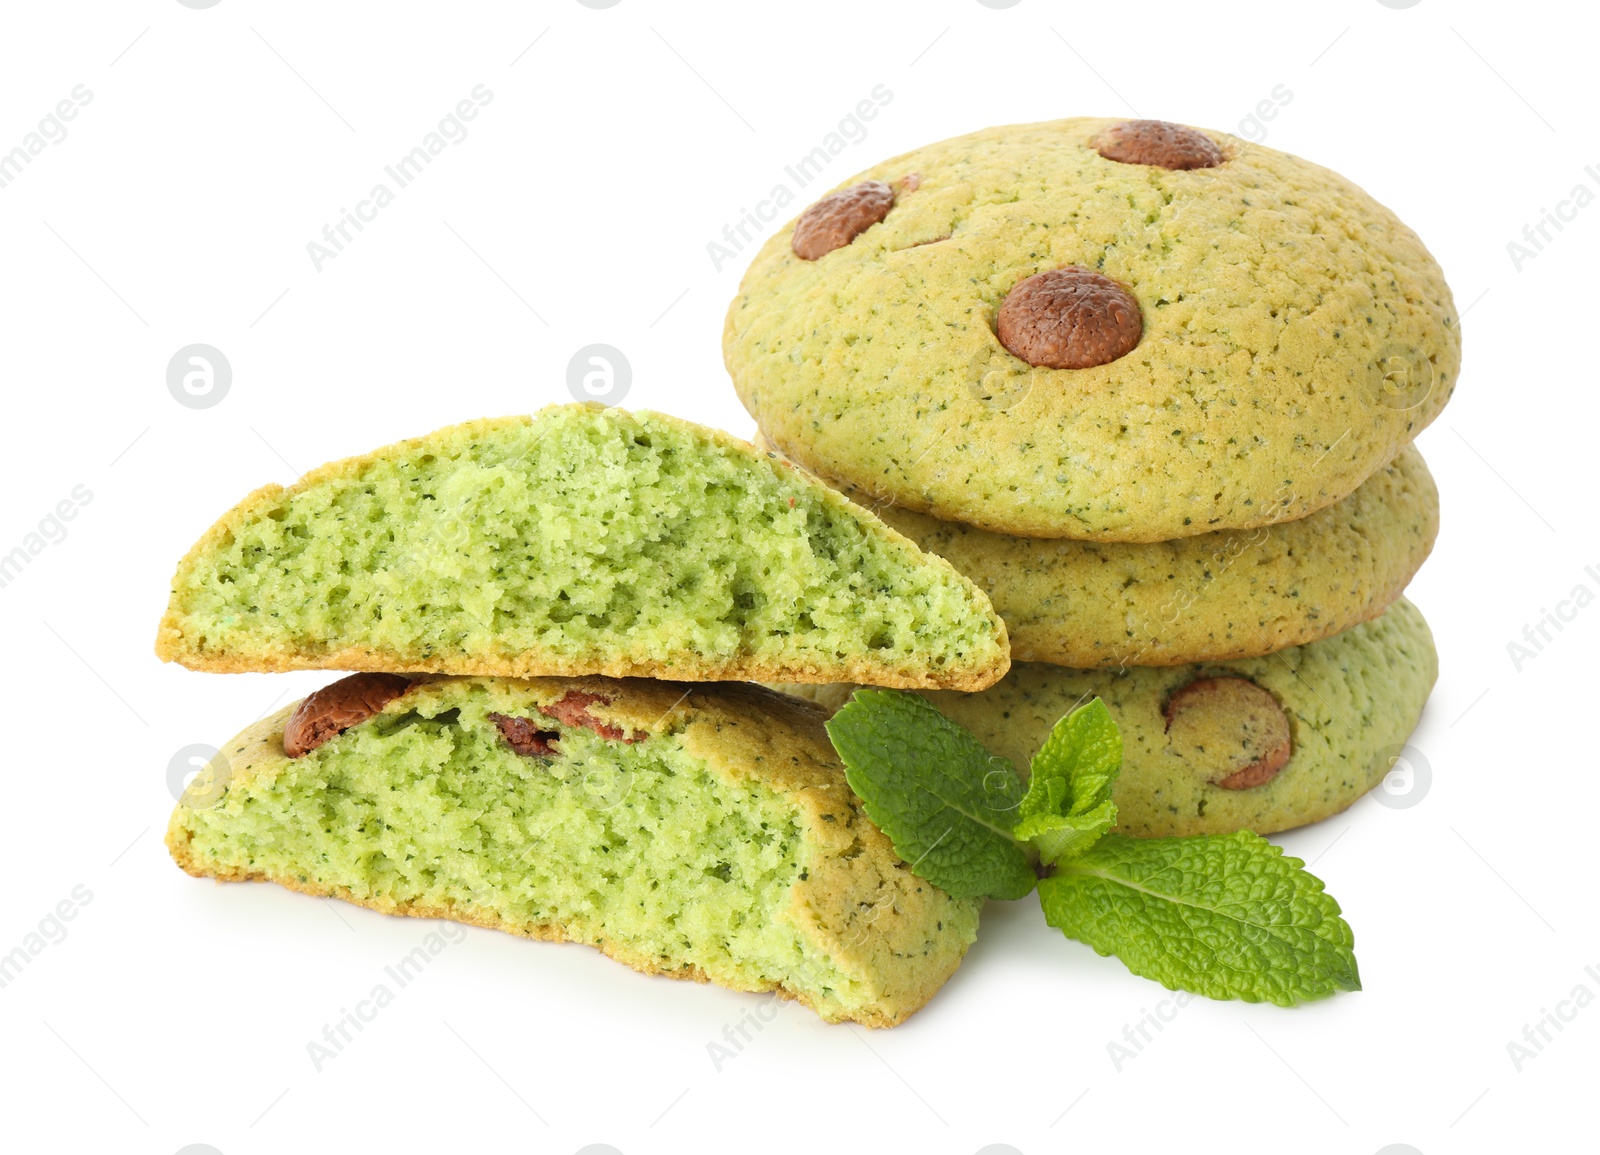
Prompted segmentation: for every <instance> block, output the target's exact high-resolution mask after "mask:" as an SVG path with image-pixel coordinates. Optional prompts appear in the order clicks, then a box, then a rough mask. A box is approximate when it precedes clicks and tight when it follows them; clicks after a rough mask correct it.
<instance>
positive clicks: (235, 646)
mask: <svg viewBox="0 0 1600 1155" xmlns="http://www.w3.org/2000/svg"><path fill="white" fill-rule="evenodd" d="M156 652H157V654H158V655H159V656H160V657H161V658H163V659H164V660H167V661H175V662H179V663H181V664H182V665H185V666H188V667H189V668H191V669H196V670H211V671H217V672H222V673H231V672H244V671H251V672H258V671H260V672H265V671H275V670H295V669H333V670H364V671H386V672H389V673H397V674H406V673H411V672H414V671H427V672H430V673H444V674H478V675H495V676H504V677H529V676H548V675H564V676H571V675H584V674H604V675H609V676H614V677H627V676H637V677H656V678H674V679H681V680H686V681H719V680H729V679H740V680H760V679H766V680H773V681H786V682H833V681H845V680H848V681H858V682H867V683H871V684H873V685H879V686H898V687H908V688H943V689H962V690H978V689H982V688H984V687H986V686H990V685H992V684H994V683H995V682H996V681H998V680H999V679H1000V678H1001V677H1002V676H1004V674H1005V672H1006V669H1007V668H1008V666H1009V663H1010V648H1009V644H1008V642H1007V638H1006V632H1005V626H1004V624H1003V623H1002V622H1001V620H1000V618H999V617H998V615H997V614H996V613H995V611H994V607H993V606H992V605H991V604H990V603H989V599H988V598H987V597H986V596H985V595H984V593H983V592H982V591H981V590H979V589H978V588H977V587H976V586H974V585H973V584H972V582H970V581H968V580H967V579H966V578H965V577H962V576H961V575H960V574H958V573H957V572H956V571H955V570H954V569H953V568H952V567H951V566H950V565H949V563H948V562H946V561H944V560H943V559H941V558H937V557H934V556H932V555H930V554H925V553H923V552H922V551H921V550H919V549H918V548H917V547H916V546H915V545H913V544H912V543H911V542H910V541H909V540H908V539H907V538H905V537H903V536H901V535H900V534H899V533H897V532H896V531H894V530H892V529H890V528H888V527H887V526H885V525H884V524H883V523H882V522H881V521H879V520H878V519H877V518H876V517H875V516H874V515H873V514H871V513H869V512H867V511H866V510H864V509H862V508H860V507H859V506H855V505H852V504H851V503H850V502H848V501H846V500H845V499H844V498H843V497H841V496H839V495H838V494H837V493H834V492H833V491H832V490H830V489H828V488H827V487H825V486H823V485H821V484H820V483H818V482H816V481H815V480H813V479H811V478H810V477H808V476H805V475H802V474H801V473H799V472H797V471H796V470H794V469H792V468H790V467H788V466H787V465H786V464H785V463H783V462H781V461H779V460H778V459H775V458H773V457H770V456H768V455H767V454H764V453H761V452H759V451H757V450H756V449H754V448H753V447H752V446H750V445H748V444H747V443H745V442H742V441H738V440H736V439H735V438H732V437H730V436H728V435H727V434H724V433H720V432H718V431H715V430H711V429H707V428H704V427H702V426H698V425H692V424H690V423H688V422H685V421H680V420H678V419H676V418H671V417H666V416H663V415H660V414H653V413H628V412H626V411H624V410H620V409H608V408H605V407H603V406H600V405H597V404H587V405H565V406H553V407H551V408H549V409H546V410H544V411H543V412H542V413H540V414H539V415H538V416H535V417H506V418H497V419H486V420H480V421H472V422H468V423H466V424H464V425H456V426H452V427H450V428H447V429H441V430H438V431H436V432H434V433H430V434H428V435H427V436H425V437H419V438H415V439H413V440H411V441H403V442H400V443H399V444H396V445H391V446H388V447H387V448H384V449H379V450H377V451H375V452H373V453H369V454H367V455H365V456H362V457H354V458H350V459H348V460H345V461H338V462H334V463H333V464H330V465H325V466H323V467H321V468H320V469H317V470H314V471H313V472H311V473H310V474H307V475H306V476H305V477H304V478H302V479H301V480H300V481H299V482H298V483H296V484H295V485H294V486H292V487H290V488H288V489H284V488H282V487H280V486H276V485H269V486H267V487H266V488H264V489H260V490H257V491H256V492H255V493H253V494H251V495H250V496H249V497H247V498H246V499H245V500H244V501H242V502H240V503H239V504H238V505H237V506H235V507H234V508H233V509H232V510H230V511H229V512H228V513H227V514H225V515H224V516H223V518H222V519H221V520H220V521H219V522H217V524H216V525H214V526H213V527H212V528H211V529H210V530H209V531H208V532H207V533H206V534H205V535H204V536H203V537H202V538H201V539H200V541H199V542H198V543H197V544H196V545H195V547H194V548H193V549H192V550H191V551H190V552H189V554H188V556H187V557H185V558H184V559H183V561H182V562H180V563H179V565H178V570H177V573H176V575H175V576H174V577H173V580H172V587H171V598H170V601H169V603H168V607H167V612H166V615H165V617H163V618H162V621H161V626H160V631H159V634H158V637H157V641H156Z"/></svg>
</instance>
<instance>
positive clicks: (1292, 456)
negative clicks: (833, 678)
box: [723, 119, 1461, 542]
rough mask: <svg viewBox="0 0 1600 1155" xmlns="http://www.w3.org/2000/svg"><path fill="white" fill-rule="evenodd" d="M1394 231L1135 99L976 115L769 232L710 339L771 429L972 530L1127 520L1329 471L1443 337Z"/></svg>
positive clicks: (1408, 386) (1256, 509) (1314, 481)
mask: <svg viewBox="0 0 1600 1155" xmlns="http://www.w3.org/2000/svg"><path fill="white" fill-rule="evenodd" d="M1460 344H1461V342H1460V333H1459V329H1458V318H1457V315H1456V310H1455V305H1454V302H1453V300H1452V298H1451V295H1450V290H1449V288H1448V286H1447V285H1446V284H1445V281H1444V277H1443V275H1442V273H1441V272H1440V270H1439V267H1438V265H1437V264H1436V263H1435V262H1434V260H1433V258H1432V257H1431V256H1430V255H1429V254H1428V251H1427V250H1426V249H1425V248H1424V247H1423V245H1422V242H1421V241H1420V240H1419V239H1418V238H1417V236H1416V234H1414V233H1413V232H1412V231H1411V230H1410V229H1408V228H1406V226H1405V225H1403V224H1402V223H1401V222H1400V221H1399V220H1398V219H1397V218H1396V217H1395V216H1394V214H1393V213H1391V212H1390V211H1389V210H1388V209H1386V208H1384V207H1383V206H1382V205H1380V204H1379V203H1378V202H1376V201H1375V200H1373V199H1372V198H1371V197H1370V196H1368V195H1367V194H1366V193H1365V192H1363V191H1362V190H1361V189H1360V188H1358V187H1357V186H1356V185H1354V184H1353V183H1351V182H1350V181H1348V180H1346V179H1345V178H1343V177H1341V176H1339V175H1338V174H1336V173H1333V172H1330V171H1328V170H1327V169H1324V168H1320V167H1318V166H1316V165H1313V164H1310V163H1309V162H1307V161H1304V160H1301V159H1299V158H1298V157H1294V156H1290V155H1288V154H1286V153H1282V152H1278V151H1276V150H1273V149H1269V148H1265V147H1262V146H1259V145H1251V144H1247V143H1246V142H1244V141H1241V140H1238V139H1236V138H1234V137H1231V136H1228V135H1226V134H1223V133H1216V132H1206V131H1201V130H1198V129H1193V128H1187V127H1184V126H1179V125H1170V124H1164V123H1162V122H1152V121H1113V120H1094V119H1077V120H1060V121H1052V122H1047V123H1043V124H1029V125H1013V126H1009V127H1003V128H991V129H985V130H984V131H981V132H977V133H973V134H971V135H968V136H964V137H959V138H956V139H954V140H950V141H945V142H943V143H940V144H934V145H929V146H928V147H926V148H922V149H918V150H916V151H914V152H910V153H906V154H904V155H902V156H899V157H895V158H893V159H892V160H887V161H885V162H883V163H882V164H879V165H876V166H874V167H873V168H871V169H869V170H867V171H866V172H864V173H861V174H860V175H859V176H857V177H855V178H853V179H852V180H851V181H849V182H847V184H846V186H845V187H844V188H843V189H841V190H840V191H839V192H836V193H834V194H831V195H830V196H828V197H826V198H824V199H823V200H822V201H820V202H818V204H817V205H815V206H813V207H812V208H811V209H808V210H807V211H806V213H803V214H802V215H801V217H800V218H799V219H798V220H797V222H796V223H795V225H794V226H792V227H790V228H785V229H783V230H781V231H780V232H779V233H778V234H777V235H776V236H774V237H773V238H772V239H771V240H770V241H769V242H768V243H767V245H766V246H765V247H764V248H763V249H762V250H761V252H760V254H759V255H758V256H757V257H756V258H755V260H754V262H753V263H752V264H751V266H750V269H749V271H748V272H747V273H746V275H745V278H744V281H743V283H742V285H741V286H740V289H739V294H738V296H737V297H736V298H735V299H734V301H733V303H732V305H731V306H730V307H729V310H728V315H727V322H726V326H725V329H724V340H723V349H724V356H725V359H726V361H727V365H728V369H729V372H730V373H731V374H732V376H733V380H734V384H735V386H736V387H737V389H738V391H739V395H740V397H741V398H742V400H743V401H744V404H745V407H746V408H747V409H748V410H749V411H750V412H751V414H752V415H753V416H754V417H755V418H756V420H757V422H758V423H759V424H760V426H761V428H762V429H763V430H764V431H765V432H766V433H767V435H768V436H769V437H770V438H771V439H772V441H773V442H774V443H775V444H776V445H777V446H778V448H779V449H781V450H782V451H783V452H784V453H786V454H788V455H789V456H791V457H793V458H794V459H795V460H796V461H798V462H801V463H803V464H804V465H806V466H807V467H808V468H810V469H812V470H814V471H815V472H817V473H818V474H820V475H822V476H824V477H827V478H829V479H830V480H832V481H835V482H839V483H841V484H843V485H846V486H850V487H853V488H855V489H858V490H861V491H863V492H865V493H867V494H869V495H870V497H871V499H875V500H881V501H883V502H885V503H888V502H892V503H893V504H894V505H896V506H899V507H902V508H906V509H910V510H913V511H917V512H922V513H927V514H930V515H932V516H935V517H938V518H941V519H944V520H947V521H960V522H965V523H967V524H970V525H975V526H979V527H981V528H984V529H989V530H993V531H995V532H999V533H1006V534H1013V535H1018V536H1024V537H1071V538H1082V539H1087V540H1092V541H1105V542H1151V541H1165V540H1168V539H1172V538H1178V537H1186V536H1191V535H1196V534H1202V533H1209V532H1214V531H1217V530H1239V529H1251V528H1254V527H1256V526H1261V525H1267V524H1273V523H1277V522H1281V521H1291V520H1294V519H1297V518H1301V517H1304V516H1306V515H1308V514H1310V513H1313V512H1315V511H1316V510H1318V509H1322V508H1325V507H1327V506H1329V505H1332V504H1334V503H1335V502H1338V501H1340V500H1342V499H1343V498H1345V497H1347V496H1348V495H1349V494H1350V493H1352V492H1353V491H1354V490H1355V489H1356V487H1357V486H1359V485H1360V484H1361V483H1362V482H1363V481H1365V480H1366V479H1367V478H1368V477H1369V476H1371V475H1372V474H1373V472H1374V471H1375V470H1377V469H1379V468H1380V467H1382V466H1383V465H1384V464H1385V463H1386V462H1388V461H1390V460H1391V459H1392V458H1393V457H1394V456H1395V454H1396V453H1397V452H1398V450H1399V449H1400V448H1402V447H1403V446H1405V445H1406V444H1408V443H1409V442H1410V441H1411V440H1412V439H1413V438H1414V437H1415V436H1416V434H1417V433H1418V432H1419V431H1420V430H1421V429H1422V428H1423V427H1424V426H1426V425H1427V424H1428V423H1429V422H1430V421H1432V420H1433V419H1434V417H1435V416H1437V414H1438V413H1439V411H1440V409H1441V408H1443V406H1444V404H1445V402H1446V401H1447V400H1448V399H1449V397H1450V394H1451V391H1452V390H1453V389H1454V388H1455V383H1456V375H1457V370H1458V367H1459V362H1460Z"/></svg>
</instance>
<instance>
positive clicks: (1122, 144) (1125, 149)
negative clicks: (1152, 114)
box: [1095, 120, 1228, 170]
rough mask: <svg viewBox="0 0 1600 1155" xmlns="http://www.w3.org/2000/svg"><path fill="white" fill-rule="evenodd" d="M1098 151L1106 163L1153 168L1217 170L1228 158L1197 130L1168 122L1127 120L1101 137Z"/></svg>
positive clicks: (1109, 129) (1214, 142) (1114, 126)
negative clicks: (1142, 165)
mask: <svg viewBox="0 0 1600 1155" xmlns="http://www.w3.org/2000/svg"><path fill="white" fill-rule="evenodd" d="M1095 150H1096V151H1097V152H1099V154H1100V155H1101V156H1103V157H1105V158H1106V159H1107V160H1114V161H1118V162H1120V163H1122V164H1147V165H1150V166H1152V167H1154V168H1169V169H1178V170H1182V169H1191V168H1215V167H1216V166H1217V165H1219V164H1221V163H1222V162H1223V161H1225V160H1227V159H1228V158H1227V157H1226V156H1224V155H1223V152H1222V149H1220V148H1218V147H1217V143H1216V141H1214V140H1212V139H1211V138H1210V137H1209V136H1207V135H1206V134H1205V133H1203V132H1200V131H1199V130H1198V129H1193V128H1187V127H1185V126H1184V125H1181V124H1173V123H1171V122H1170V121H1166V120H1125V121H1123V122H1122V123H1121V124H1114V125H1112V126H1111V127H1110V128H1108V129H1106V130H1105V132H1103V133H1101V134H1100V137H1099V139H1098V140H1096V141H1095Z"/></svg>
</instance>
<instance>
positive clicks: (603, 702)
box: [539, 690, 649, 742]
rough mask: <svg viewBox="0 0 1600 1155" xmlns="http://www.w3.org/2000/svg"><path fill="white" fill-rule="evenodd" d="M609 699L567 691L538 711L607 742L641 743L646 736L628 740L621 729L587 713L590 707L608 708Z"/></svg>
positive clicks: (597, 695)
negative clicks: (590, 731)
mask: <svg viewBox="0 0 1600 1155" xmlns="http://www.w3.org/2000/svg"><path fill="white" fill-rule="evenodd" d="M609 705H611V699H610V698H607V697H604V696H602V695H600V694H587V693H585V692H584V691H582V690H568V691H567V692H566V693H565V694H563V695H562V696H561V698H560V699H559V700H558V701H555V702H552V703H550V705H548V706H541V707H539V709H540V710H541V711H542V712H544V713H546V714H549V715H550V716H551V717H552V718H555V719H556V720H557V721H560V722H565V723H566V724H567V725H568V726H582V727H584V728H586V729H589V730H593V731H594V732H595V733H596V734H598V735H600V737H602V738H604V739H605V740H606V741H608V742H642V741H644V739H646V738H648V737H649V735H648V734H640V735H639V736H638V737H636V738H630V737H629V736H628V735H627V733H626V732H624V731H623V730H622V729H621V727H618V726H613V725H612V724H611V723H610V722H602V721H601V720H600V719H599V718H596V717H595V716H594V715H593V714H591V713H589V707H590V706H609Z"/></svg>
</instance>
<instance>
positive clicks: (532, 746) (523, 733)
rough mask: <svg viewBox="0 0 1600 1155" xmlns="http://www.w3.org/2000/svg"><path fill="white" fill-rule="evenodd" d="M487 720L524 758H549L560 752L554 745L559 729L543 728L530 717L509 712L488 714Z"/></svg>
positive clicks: (507, 743)
mask: <svg viewBox="0 0 1600 1155" xmlns="http://www.w3.org/2000/svg"><path fill="white" fill-rule="evenodd" d="M489 721H491V722H493V723H494V724H495V727H496V728H497V729H498V730H499V731H500V736H501V737H502V738H504V739H505V740H506V745H507V746H510V747H511V748H512V749H513V750H515V751H516V752H517V753H518V754H521V755H522V756H523V757H524V758H549V757H552V756H553V755H556V754H559V753H561V751H560V750H557V749H556V747H555V741H556V739H557V738H560V737H561V732H560V731H559V730H543V729H540V727H539V723H537V722H535V721H534V720H533V719H532V718H519V717H515V716H513V715H510V714H490V715H489Z"/></svg>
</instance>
